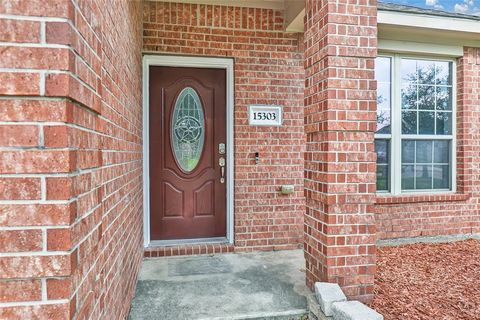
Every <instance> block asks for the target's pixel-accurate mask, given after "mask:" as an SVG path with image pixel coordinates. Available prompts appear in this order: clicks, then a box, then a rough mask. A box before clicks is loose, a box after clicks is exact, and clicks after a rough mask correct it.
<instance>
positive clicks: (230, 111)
mask: <svg viewBox="0 0 480 320" xmlns="http://www.w3.org/2000/svg"><path fill="white" fill-rule="evenodd" d="M150 66H168V67H193V68H216V69H225V70H226V87H227V95H226V96H227V101H226V102H227V103H226V108H227V119H226V121H227V212H226V214H227V238H226V242H228V243H231V244H233V241H234V230H233V222H234V184H233V179H234V175H233V172H234V170H233V169H234V168H233V167H234V163H235V162H234V153H233V152H234V148H233V144H234V141H233V128H234V96H233V90H234V89H233V84H234V82H233V59H230V58H208V57H188V56H169V55H145V56H144V57H143V231H144V232H143V234H144V236H143V245H144V246H145V247H148V246H150V245H151V244H153V243H154V242H153V241H151V240H150V170H149V150H148V149H149V148H148V147H149V136H148V130H149V128H148V126H149V91H148V87H149V81H150V78H149V73H148V71H149V67H150ZM155 243H157V242H155Z"/></svg>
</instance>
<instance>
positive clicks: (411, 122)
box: [401, 59, 453, 135]
mask: <svg viewBox="0 0 480 320" xmlns="http://www.w3.org/2000/svg"><path fill="white" fill-rule="evenodd" d="M401 69H402V84H401V85H402V90H401V91H402V92H401V96H402V101H401V105H402V110H411V111H412V113H402V134H419V135H421V134H426V135H435V134H442V135H451V134H452V114H451V113H443V111H451V110H452V109H453V108H452V90H453V89H452V72H451V69H452V63H451V62H448V61H433V60H432V61H429V60H414V59H402V60H401ZM413 110H418V111H417V115H416V116H415V115H414V113H415V112H413ZM426 111H429V112H426ZM417 121H418V128H417ZM417 129H418V131H417Z"/></svg>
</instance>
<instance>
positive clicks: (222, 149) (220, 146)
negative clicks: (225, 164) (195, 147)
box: [218, 143, 225, 154]
mask: <svg viewBox="0 0 480 320" xmlns="http://www.w3.org/2000/svg"><path fill="white" fill-rule="evenodd" d="M218 153H219V154H225V143H219V144H218Z"/></svg>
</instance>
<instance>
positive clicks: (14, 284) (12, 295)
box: [0, 280, 42, 312]
mask: <svg viewBox="0 0 480 320" xmlns="http://www.w3.org/2000/svg"><path fill="white" fill-rule="evenodd" d="M41 299H42V285H41V283H40V280H0V302H20V301H38V300H41ZM0 312H1V311H0Z"/></svg>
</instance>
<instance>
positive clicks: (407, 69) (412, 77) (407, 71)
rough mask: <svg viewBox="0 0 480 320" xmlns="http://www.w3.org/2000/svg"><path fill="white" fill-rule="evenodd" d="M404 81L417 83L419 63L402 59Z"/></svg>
mask: <svg viewBox="0 0 480 320" xmlns="http://www.w3.org/2000/svg"><path fill="white" fill-rule="evenodd" d="M402 81H404V82H413V83H417V62H416V61H415V60H411V59H402Z"/></svg>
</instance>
